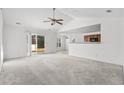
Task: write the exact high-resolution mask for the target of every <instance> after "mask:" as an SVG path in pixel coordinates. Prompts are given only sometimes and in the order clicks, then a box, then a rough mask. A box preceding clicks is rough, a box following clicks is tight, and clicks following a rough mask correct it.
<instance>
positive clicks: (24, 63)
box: [0, 53, 123, 85]
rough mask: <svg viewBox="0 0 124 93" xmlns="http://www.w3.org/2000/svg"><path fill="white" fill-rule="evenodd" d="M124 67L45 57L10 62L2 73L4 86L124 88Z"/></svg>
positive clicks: (69, 57)
mask: <svg viewBox="0 0 124 93" xmlns="http://www.w3.org/2000/svg"><path fill="white" fill-rule="evenodd" d="M122 75H123V74H122V66H119V65H113V64H108V63H103V62H98V61H93V60H88V59H82V58H77V57H71V56H68V55H67V54H63V53H62V54H61V53H58V54H42V55H35V56H32V57H26V58H18V59H12V60H8V61H6V62H5V63H4V72H1V73H0V84H2V85H6V84H7V85H82V84H83V85H85V84H86V85H99V84H100V85H108V84H109V85H111V84H112V85H115V84H123V77H122Z"/></svg>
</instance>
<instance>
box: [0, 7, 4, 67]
mask: <svg viewBox="0 0 124 93" xmlns="http://www.w3.org/2000/svg"><path fill="white" fill-rule="evenodd" d="M2 35H3V17H2V11H1V9H0V69H1V64H2V63H3V36H2Z"/></svg>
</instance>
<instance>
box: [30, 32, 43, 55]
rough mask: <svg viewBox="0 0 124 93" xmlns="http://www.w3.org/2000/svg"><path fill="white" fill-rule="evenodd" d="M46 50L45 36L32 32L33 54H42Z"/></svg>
mask: <svg viewBox="0 0 124 93" xmlns="http://www.w3.org/2000/svg"><path fill="white" fill-rule="evenodd" d="M44 51H45V39H44V36H41V35H37V34H32V35H31V54H32V55H33V54H41V53H44Z"/></svg>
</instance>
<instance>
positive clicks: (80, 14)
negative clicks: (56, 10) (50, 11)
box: [61, 8, 124, 18]
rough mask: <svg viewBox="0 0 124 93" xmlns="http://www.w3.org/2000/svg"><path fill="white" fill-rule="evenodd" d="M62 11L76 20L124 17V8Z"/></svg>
mask: <svg viewBox="0 0 124 93" xmlns="http://www.w3.org/2000/svg"><path fill="white" fill-rule="evenodd" d="M106 10H112V12H111V13H107V12H106ZM61 11H63V12H65V14H68V15H70V16H72V17H74V18H89V17H90V18H101V17H108V16H110V17H124V8H61Z"/></svg>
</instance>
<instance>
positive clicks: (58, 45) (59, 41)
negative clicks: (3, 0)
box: [57, 38, 61, 47]
mask: <svg viewBox="0 0 124 93" xmlns="http://www.w3.org/2000/svg"><path fill="white" fill-rule="evenodd" d="M57 47H61V38H57Z"/></svg>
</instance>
